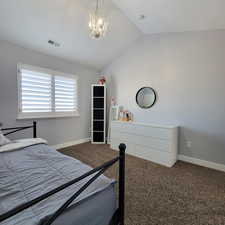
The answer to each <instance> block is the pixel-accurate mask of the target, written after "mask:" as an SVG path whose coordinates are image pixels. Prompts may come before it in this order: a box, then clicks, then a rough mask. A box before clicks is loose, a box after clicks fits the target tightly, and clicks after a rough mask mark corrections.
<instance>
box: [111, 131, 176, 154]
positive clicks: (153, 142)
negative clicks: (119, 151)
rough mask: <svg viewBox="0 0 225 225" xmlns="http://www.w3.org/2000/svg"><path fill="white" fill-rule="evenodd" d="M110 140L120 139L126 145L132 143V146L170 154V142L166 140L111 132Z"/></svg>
mask: <svg viewBox="0 0 225 225" xmlns="http://www.w3.org/2000/svg"><path fill="white" fill-rule="evenodd" d="M111 138H112V140H113V139H114V138H116V139H120V140H121V141H123V142H126V143H133V144H139V145H142V146H146V147H149V146H150V147H151V148H154V149H155V150H158V151H163V152H171V151H172V149H171V146H170V141H169V140H167V139H159V138H154V137H146V136H140V135H136V134H130V133H122V132H112V135H111Z"/></svg>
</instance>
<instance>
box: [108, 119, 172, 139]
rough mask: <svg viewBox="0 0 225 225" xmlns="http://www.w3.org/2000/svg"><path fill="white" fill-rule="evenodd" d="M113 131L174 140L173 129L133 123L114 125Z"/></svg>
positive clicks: (112, 126)
mask: <svg viewBox="0 0 225 225" xmlns="http://www.w3.org/2000/svg"><path fill="white" fill-rule="evenodd" d="M111 129H112V131H115V132H123V133H130V134H137V135H140V136H145V137H153V138H159V139H172V138H173V135H174V133H173V129H166V128H165V129H164V128H158V127H149V126H141V125H136V124H132V123H125V122H124V123H112V125H111Z"/></svg>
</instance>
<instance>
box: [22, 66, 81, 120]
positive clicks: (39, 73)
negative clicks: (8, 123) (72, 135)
mask: <svg viewBox="0 0 225 225" xmlns="http://www.w3.org/2000/svg"><path fill="white" fill-rule="evenodd" d="M77 80H78V78H77V77H76V76H74V75H69V74H63V73H60V72H56V71H51V70H47V69H42V68H37V67H33V66H28V65H21V64H20V65H18V103H19V110H18V111H19V113H18V119H27V118H50V117H53V118H54V117H66V116H78V115H79V114H78V99H77V95H78V92H77V89H78V88H77Z"/></svg>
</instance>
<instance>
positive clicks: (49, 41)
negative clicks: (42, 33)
mask: <svg viewBox="0 0 225 225" xmlns="http://www.w3.org/2000/svg"><path fill="white" fill-rule="evenodd" d="M48 43H49V44H50V45H53V46H55V47H60V43H58V42H55V41H53V40H48Z"/></svg>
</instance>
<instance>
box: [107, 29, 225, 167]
mask: <svg viewBox="0 0 225 225" xmlns="http://www.w3.org/2000/svg"><path fill="white" fill-rule="evenodd" d="M104 72H105V74H107V75H108V77H109V79H110V80H111V82H110V87H111V88H109V89H110V95H111V96H112V95H113V96H115V97H116V99H117V101H118V103H119V104H121V105H124V106H125V108H126V109H129V110H131V111H132V112H133V113H134V117H135V120H137V121H143V122H149V123H151V122H153V123H160V124H178V125H179V126H180V127H181V129H180V138H179V151H180V154H183V155H186V156H191V157H195V158H199V159H203V160H207V161H213V162H217V163H224V164H225V31H215V32H190V33H188V32H187V33H180V34H163V35H151V36H145V37H143V38H142V39H139V40H138V41H137V42H136V43H135V44H134V45H133V47H132V48H131V49H129V51H127V52H126V53H125V54H124V55H123V56H122V57H120V58H118V59H117V60H116V61H114V62H113V63H112V64H111V65H110V66H109V67H107V68H106V69H105V70H104ZM142 86H150V87H153V88H154V89H155V90H156V92H157V95H158V100H157V102H156V104H155V106H154V107H153V108H151V109H148V110H144V109H140V108H139V107H138V106H137V105H136V103H135V95H136V92H137V91H138V89H139V88H141V87H142ZM186 141H191V142H192V147H191V149H187V147H186Z"/></svg>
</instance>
